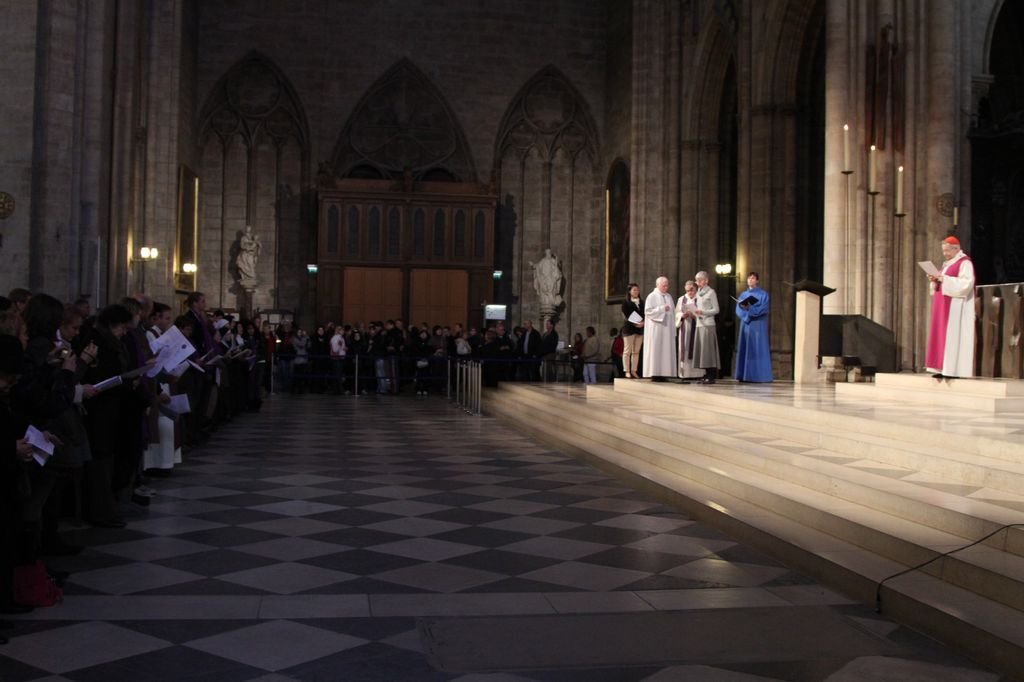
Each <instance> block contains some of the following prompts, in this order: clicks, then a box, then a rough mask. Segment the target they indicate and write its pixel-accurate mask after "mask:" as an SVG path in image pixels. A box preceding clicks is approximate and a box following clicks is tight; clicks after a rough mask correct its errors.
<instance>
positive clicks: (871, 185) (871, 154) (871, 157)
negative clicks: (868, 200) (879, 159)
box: [868, 145, 878, 194]
mask: <svg viewBox="0 0 1024 682" xmlns="http://www.w3.org/2000/svg"><path fill="white" fill-rule="evenodd" d="M875 151H876V150H875V145H871V149H869V150H868V194H878V190H877V189H875V179H876V171H875Z"/></svg>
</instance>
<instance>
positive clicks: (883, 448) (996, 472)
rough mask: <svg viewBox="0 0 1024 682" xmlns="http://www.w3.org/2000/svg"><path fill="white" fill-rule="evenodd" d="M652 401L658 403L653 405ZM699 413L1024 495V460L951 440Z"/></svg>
mask: <svg viewBox="0 0 1024 682" xmlns="http://www.w3.org/2000/svg"><path fill="white" fill-rule="evenodd" d="M592 392H593V393H594V394H595V395H600V394H601V393H602V392H605V393H608V394H613V393H614V394H615V396H616V397H615V399H616V400H618V401H619V402H623V400H628V401H629V402H630V404H633V405H636V406H638V407H643V408H644V409H658V410H663V411H670V412H672V413H674V414H677V415H679V416H680V417H686V416H692V412H693V408H692V407H691V406H689V405H681V404H678V403H669V402H667V401H656V400H654V399H651V398H646V399H645V397H644V396H642V395H639V394H627V393H626V392H624V391H618V392H615V391H613V390H612V389H611V388H610V387H591V388H588V396H589V395H590V394H591V393H592ZM653 403H657V405H652V404H653ZM701 413H702V415H703V416H704V418H706V419H707V420H708V421H709V422H710V423H714V424H717V425H724V426H729V425H735V424H736V422H737V420H740V419H742V420H743V423H744V426H745V428H746V429H747V430H748V431H754V432H757V433H761V434H764V435H765V436H768V437H771V438H775V439H780V440H787V441H792V442H795V443H800V444H803V445H807V446H808V447H820V448H822V449H824V450H828V451H830V452H834V453H835V454H837V455H842V456H848V457H856V458H857V459H867V460H872V461H875V462H879V463H881V464H883V465H886V466H896V467H900V468H904V469H913V470H916V471H919V472H922V473H925V474H930V475H934V476H939V477H942V478H943V479H944V480H948V481H949V482H950V483H954V484H960V485H968V486H976V487H983V488H992V489H994V490H999V491H1002V492H1005V493H1009V494H1010V495H1012V496H1020V497H1021V498H1022V500H1024V463H1021V464H1017V463H1014V462H1010V461H1007V460H1005V459H1000V458H996V457H988V456H985V455H979V454H971V453H965V452H963V451H961V450H960V449H959V448H953V447H949V446H948V445H947V446H943V447H936V446H933V445H930V444H928V443H921V442H917V441H904V440H893V439H892V438H890V437H886V436H881V435H876V434H875V432H874V431H875V428H876V427H875V425H872V426H871V427H870V428H871V430H870V431H857V430H843V431H835V430H831V429H823V428H820V427H819V426H818V422H817V421H814V420H808V421H803V422H799V423H796V422H793V421H790V420H780V419H777V418H773V417H763V416H761V415H759V414H757V413H756V412H755V411H754V410H752V409H751V408H750V407H728V406H715V407H709V406H704V405H702V407H701ZM847 426H849V425H847Z"/></svg>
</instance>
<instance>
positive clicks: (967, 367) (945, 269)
mask: <svg viewBox="0 0 1024 682" xmlns="http://www.w3.org/2000/svg"><path fill="white" fill-rule="evenodd" d="M942 257H943V259H944V262H943V263H942V274H940V275H938V276H934V275H928V279H930V280H931V281H932V318H931V324H930V326H929V329H928V350H927V352H926V353H925V368H926V369H927V370H928V371H929V372H934V373H935V374H937V375H940V376H943V377H972V376H974V264H973V263H972V262H971V259H970V258H968V257H967V254H965V253H964V252H963V251H961V250H960V240H959V239H957V238H956V237H953V236H950V237H946V238H945V239H943V240H942Z"/></svg>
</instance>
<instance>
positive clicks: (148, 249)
mask: <svg viewBox="0 0 1024 682" xmlns="http://www.w3.org/2000/svg"><path fill="white" fill-rule="evenodd" d="M159 255H160V251H159V250H158V249H157V248H156V247H155V246H143V247H142V248H141V249H139V258H141V259H142V260H156V259H157V257H158V256H159Z"/></svg>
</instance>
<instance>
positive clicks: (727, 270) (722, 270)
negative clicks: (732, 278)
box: [715, 263, 732, 275]
mask: <svg viewBox="0 0 1024 682" xmlns="http://www.w3.org/2000/svg"><path fill="white" fill-rule="evenodd" d="M715 274H717V275H731V274H732V263H719V264H718V265H716V266H715Z"/></svg>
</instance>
